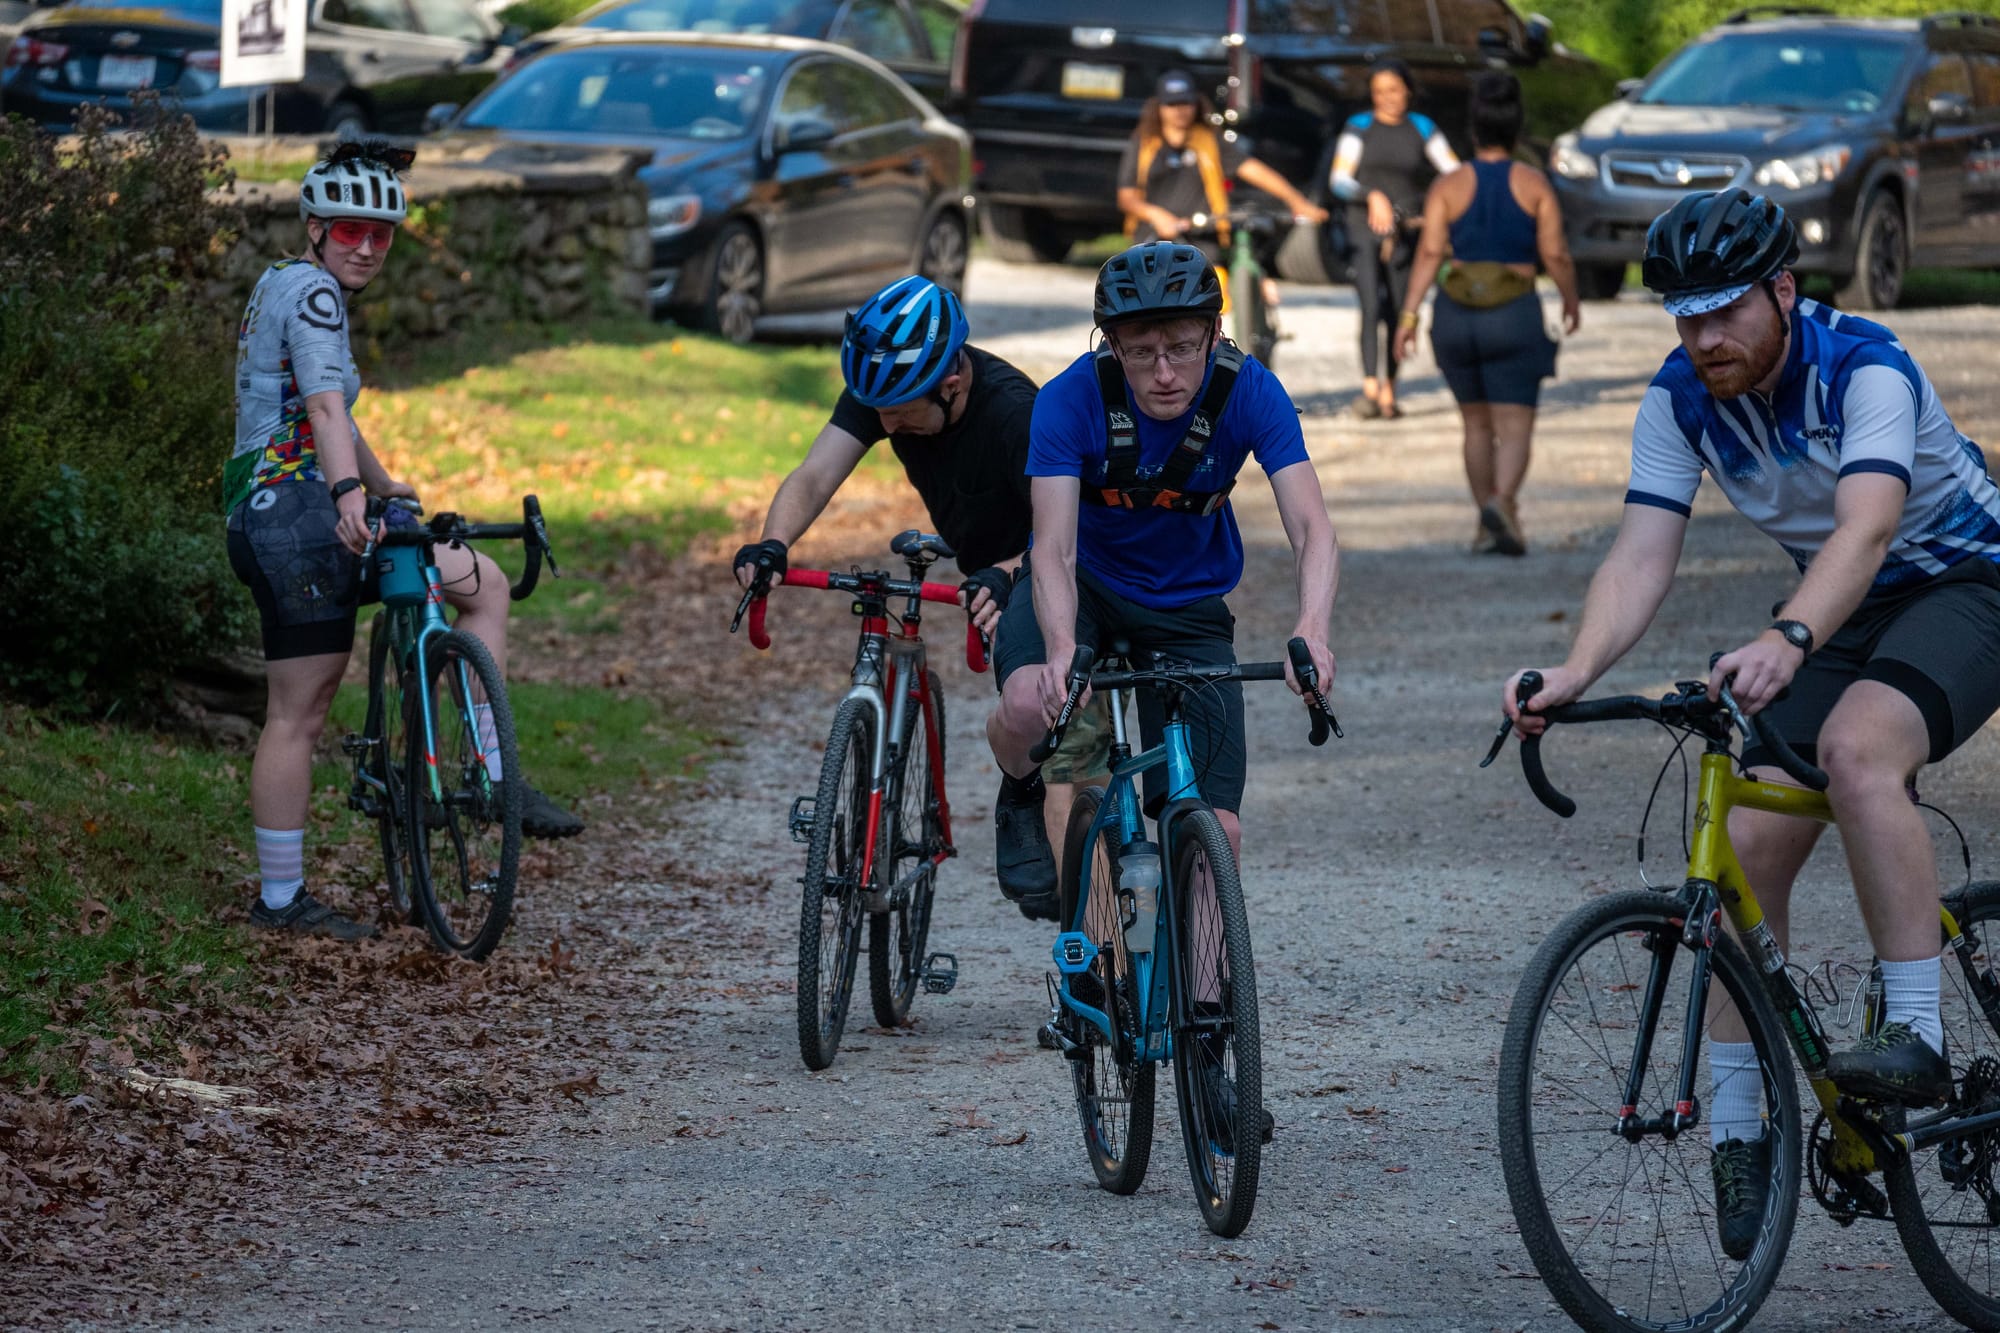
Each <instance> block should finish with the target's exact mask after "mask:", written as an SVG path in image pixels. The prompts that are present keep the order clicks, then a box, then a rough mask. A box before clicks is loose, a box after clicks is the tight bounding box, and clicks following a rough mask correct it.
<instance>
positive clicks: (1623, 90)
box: [1618, 79, 1646, 101]
mask: <svg viewBox="0 0 2000 1333" xmlns="http://www.w3.org/2000/svg"><path fill="white" fill-rule="evenodd" d="M1645 86H1646V81H1645V80H1644V79H1620V80H1618V99H1619V100H1620V101H1624V100H1625V99H1627V98H1629V97H1631V96H1632V94H1633V93H1636V92H1638V91H1639V90H1640V89H1641V88H1643V87H1645Z"/></svg>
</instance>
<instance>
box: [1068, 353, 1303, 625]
mask: <svg viewBox="0 0 2000 1333" xmlns="http://www.w3.org/2000/svg"><path fill="white" fill-rule="evenodd" d="M1209 371H1210V373H1211V374H1212V373H1213V372H1214V362H1213V361H1212V360H1211V362H1210V363H1209ZM1204 387H1206V380H1205V379H1204ZM1200 401H1201V394H1200V393H1196V394H1195V402H1196V403H1197V404H1199V403H1200ZM1125 410H1126V411H1127V412H1129V413H1131V414H1132V418H1133V420H1134V421H1136V422H1137V423H1138V435H1139V476H1140V479H1141V480H1142V481H1143V480H1144V479H1146V478H1148V477H1151V476H1154V475H1156V474H1157V473H1158V472H1159V471H1160V469H1161V468H1162V467H1164V466H1165V465H1166V461H1167V458H1168V457H1169V455H1171V454H1172V453H1173V451H1174V450H1175V449H1176V448H1178V447H1179V446H1180V442H1181V441H1182V440H1183V439H1185V438H1187V432H1188V425H1189V423H1191V422H1192V421H1193V420H1194V413H1195V409H1194V408H1193V407H1190V408H1189V409H1188V410H1187V411H1186V412H1184V413H1182V414H1181V415H1180V416H1178V417H1176V418H1175V419H1174V420H1172V421H1156V420H1154V419H1153V418H1152V417H1149V416H1147V415H1146V414H1145V413H1144V412H1141V411H1140V410H1139V409H1138V406H1137V405H1136V404H1135V403H1134V401H1133V399H1132V390H1131V386H1130V385H1126V386H1125ZM1107 448H1108V443H1107V439H1106V434H1105V423H1104V400H1103V398H1102V397H1101V396H1100V394H1099V392H1098V387H1097V371H1096V368H1095V366H1094V365H1093V364H1092V362H1091V357H1090V355H1089V354H1087V353H1086V354H1085V355H1083V356H1080V357H1078V358H1077V359H1076V360H1075V361H1074V362H1072V363H1071V364H1070V366H1069V367H1068V369H1066V370H1064V371H1063V372H1062V373H1061V374H1060V375H1057V376H1056V377H1055V378H1054V379H1052V380H1050V381H1049V382H1048V383H1047V384H1045V385H1043V386H1042V391H1041V394H1040V395H1039V396H1038V397H1037V398H1036V399H1035V415H1034V419H1033V424H1032V425H1031V426H1030V428H1029V437H1028V475H1029V476H1030V477H1076V478H1078V479H1079V480H1080V481H1081V482H1082V483H1083V485H1084V487H1085V488H1086V489H1088V488H1090V487H1093V486H1102V485H1104V484H1105V453H1106V450H1107ZM1253 455H1254V456H1255V457H1256V459H1257V462H1258V464H1259V466H1261V467H1262V468H1263V469H1264V471H1265V473H1266V474H1267V475H1268V474H1272V473H1275V472H1277V471H1279V470H1280V469H1282V468H1287V467H1290V466H1291V465H1292V464H1294V463H1304V462H1307V461H1308V459H1307V455H1306V442H1305V435H1304V433H1303V432H1302V431H1301V430H1300V429H1299V414H1298V409H1297V408H1295V407H1294V406H1293V405H1292V399H1291V395H1290V394H1288V393H1286V392H1285V386H1284V385H1282V384H1280V383H1279V382H1278V377H1277V376H1276V375H1273V374H1272V373H1271V372H1270V371H1268V370H1266V369H1265V368H1264V367H1263V366H1262V365H1260V364H1258V362H1257V360H1256V358H1254V357H1248V356H1246V357H1245V358H1244V360H1243V370H1242V373H1241V374H1240V375H1238V376H1237V379H1236V387H1235V388H1234V389H1233V390H1231V391H1230V394H1229V402H1228V404H1227V405H1226V406H1224V408H1223V409H1222V416H1221V419H1220V420H1218V421H1217V422H1216V423H1215V434H1214V435H1213V436H1212V437H1211V438H1210V440H1209V444H1208V451H1207V453H1206V454H1205V455H1204V456H1203V460H1202V464H1201V466H1200V467H1199V468H1198V469H1196V471H1195V474H1194V476H1193V477H1192V478H1191V479H1190V480H1189V482H1188V486H1187V489H1188V490H1190V491H1214V490H1220V489H1221V488H1222V487H1223V486H1224V485H1225V484H1227V483H1228V482H1229V481H1230V480H1231V479H1233V478H1234V477H1235V476H1236V474H1237V473H1238V472H1240V471H1241V470H1242V468H1243V465H1244V463H1245V462H1247V461H1248V460H1249V459H1250V458H1251V457H1252V456H1253ZM1076 559H1077V564H1078V566H1080V567H1081V568H1083V569H1087V570H1089V571H1090V572H1091V573H1092V574H1094V575H1096V576H1097V577H1098V578H1100V579H1102V580H1103V581H1104V582H1105V583H1106V584H1108V585H1109V586H1110V587H1111V588H1112V590H1113V591H1115V592H1117V593H1119V594H1120V595H1121V596H1124V597H1128V598H1130V599H1131V600H1133V601H1135V602H1137V603H1139V604H1140V605H1141V606H1150V607H1156V608H1159V609H1162V610H1167V609H1172V608H1174V607H1181V606H1186V605H1188V604H1189V603H1191V602H1195V601H1199V600H1200V599H1201V598H1204V597H1214V596H1221V595H1222V594H1224V593H1226V592H1228V591H1229V590H1230V589H1232V588H1234V587H1235V586H1236V584H1237V581H1238V580H1240V579H1241V578H1242V577H1243V537H1242V535H1241V534H1240V533H1239V532H1238V531H1237V528H1236V514H1235V512H1234V511H1233V510H1232V509H1231V507H1230V506H1229V505H1228V504H1227V503H1226V502H1225V503H1224V504H1223V505H1222V507H1221V508H1219V509H1217V510H1216V511H1215V512H1214V513H1212V514H1179V513H1175V512H1173V511H1172V510H1168V509H1114V508H1110V507H1107V506H1104V505H1098V504H1091V503H1089V502H1085V503H1083V504H1081V505H1079V506H1078V512H1077V516H1076Z"/></svg>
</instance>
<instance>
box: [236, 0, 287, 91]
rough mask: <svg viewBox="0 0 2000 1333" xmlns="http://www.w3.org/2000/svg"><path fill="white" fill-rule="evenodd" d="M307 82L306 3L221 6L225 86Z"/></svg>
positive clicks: (282, 0) (245, 0)
mask: <svg viewBox="0 0 2000 1333" xmlns="http://www.w3.org/2000/svg"><path fill="white" fill-rule="evenodd" d="M305 76H306V0H222V86H223V87H225V88H240V87H243V86H244V85H246V84H257V83H267V84H268V83H297V82H298V81H299V80H300V79H303V78H304V77H305Z"/></svg>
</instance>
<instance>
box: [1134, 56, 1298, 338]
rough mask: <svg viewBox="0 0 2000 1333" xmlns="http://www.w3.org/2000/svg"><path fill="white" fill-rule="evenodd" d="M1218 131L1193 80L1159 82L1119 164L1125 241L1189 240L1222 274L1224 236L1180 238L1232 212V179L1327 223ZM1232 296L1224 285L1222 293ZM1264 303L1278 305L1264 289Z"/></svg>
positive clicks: (1172, 76) (1175, 73)
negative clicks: (1207, 219)
mask: <svg viewBox="0 0 2000 1333" xmlns="http://www.w3.org/2000/svg"><path fill="white" fill-rule="evenodd" d="M1213 123H1214V108H1213V107H1212V106H1211V105H1210V104H1209V102H1208V99H1207V98H1205V97H1203V96H1202V95H1201V94H1200V93H1199V92H1197V91H1196V90H1195V86H1194V79H1193V78H1191V77H1190V76H1188V75H1186V74H1184V73H1182V72H1181V71H1179V70H1168V71H1167V72H1166V73H1165V74H1162V75H1161V76H1160V81H1159V83H1158V84H1157V85H1155V87H1154V89H1153V96H1152V97H1151V99H1149V100H1148V101H1147V103H1146V106H1145V109H1144V110H1142V111H1141V112H1140V113H1139V127H1138V129H1136V130H1134V131H1133V133H1132V140H1131V142H1130V143H1128V144H1126V145H1125V156H1124V158H1123V159H1121V160H1120V162H1119V163H1118V209H1119V211H1120V212H1122V213H1123V214H1124V215H1125V234H1126V235H1127V236H1129V237H1131V238H1132V240H1133V242H1134V243H1135V244H1136V243H1139V242H1144V241H1173V240H1186V241H1187V243H1188V244H1189V245H1192V246H1194V247H1195V248H1196V249H1198V250H1200V251H1201V252H1202V254H1203V255H1205V256H1207V258H1208V261H1209V262H1210V263H1211V264H1214V265H1215V266H1216V268H1217V269H1218V270H1220V269H1222V268H1223V261H1224V260H1225V259H1226V258H1227V255H1226V254H1225V253H1224V250H1223V245H1224V243H1226V241H1227V240H1228V235H1229V233H1228V231H1227V230H1226V229H1225V230H1223V232H1222V236H1221V239H1220V240H1217V239H1214V238H1210V237H1206V236H1204V237H1199V238H1194V237H1183V236H1182V233H1183V232H1184V231H1186V230H1187V228H1188V225H1189V219H1190V218H1191V217H1192V216H1193V215H1194V214H1196V213H1206V214H1208V215H1209V216H1211V217H1220V216H1221V215H1222V214H1224V213H1227V212H1228V211H1229V185H1228V182H1229V181H1230V180H1231V179H1232V178H1234V179H1238V180H1241V181H1242V182H1243V183H1244V184H1246V185H1254V186H1256V187H1257V188H1258V189H1260V190H1262V191H1264V192H1265V193H1266V194H1269V195H1271V196H1273V197H1274V198H1276V199H1277V200H1278V201H1279V202H1281V203H1282V204H1284V206H1285V207H1286V208H1288V209H1290V210H1291V211H1292V216H1293V217H1295V218H1299V219H1303V220H1307V221H1311V222H1324V221H1326V210H1325V209H1323V208H1321V207H1320V206H1319V205H1317V204H1315V203H1313V202H1312V201H1311V200H1309V199H1307V198H1306V197H1305V196H1304V195H1302V194H1300V193H1299V192H1298V191H1297V190H1296V189H1294V188H1293V187H1292V183H1291V182H1290V181H1288V180H1286V179H1285V178H1284V177H1283V176H1280V175H1279V174H1278V173H1277V172H1276V171H1273V170H1272V169H1271V168H1270V167H1268V166H1266V165H1265V164H1264V163H1262V162H1259V161H1258V160H1257V159H1256V158H1254V157H1251V156H1250V155H1249V154H1248V153H1246V152H1244V151H1243V149H1242V148H1241V147H1239V146H1238V145H1237V143H1236V136H1235V133H1234V131H1228V132H1225V133H1222V134H1218V133H1216V131H1215V130H1214V129H1213V128H1211V127H1212V125H1213ZM1228 290H1229V283H1228V280H1227V278H1226V277H1225V278H1224V281H1223V291H1224V292H1225V293H1226V292H1227V291H1228ZM1265 299H1267V300H1269V301H1270V302H1271V303H1272V304H1274V305H1275V304H1276V303H1277V299H1278V295H1277V292H1276V291H1275V290H1274V289H1267V290H1266V293H1265Z"/></svg>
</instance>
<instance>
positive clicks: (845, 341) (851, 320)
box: [840, 274, 972, 407]
mask: <svg viewBox="0 0 2000 1333" xmlns="http://www.w3.org/2000/svg"><path fill="white" fill-rule="evenodd" d="M971 331H972V330H971V326H969V325H968V324H967V323H966V322H965V307H964V306H962V305H960V304H959V301H958V297H956V296H954V295H953V294H952V293H950V292H948V291H946V290H945V289H944V288H942V287H940V286H938V285H937V284H936V283H934V282H932V281H931V280H930V279H929V278H921V277H918V276H916V275H915V274H911V275H910V276H909V277H907V278H898V279H896V281H894V282H892V283H890V284H889V285H888V286H887V287H884V288H883V289H882V290H881V291H879V292H877V293H875V295H873V296H871V297H869V298H868V300H867V301H866V302H864V303H863V304H862V306H861V308H860V309H859V310H856V311H855V312H854V313H852V314H850V315H849V316H848V317H847V334H846V336H845V337H843V338H842V339H841V340H840V373H841V376H842V377H843V378H844V379H846V381H847V388H848V391H849V392H851V393H852V394H853V395H854V401H855V402H857V403H860V404H861V405H862V406H863V407H895V406H897V405H898V404H901V403H910V402H915V401H916V400H917V399H919V398H922V397H923V396H924V395H925V394H927V393H931V392H932V391H934V390H935V389H936V388H937V386H938V383H939V381H941V380H943V379H944V377H945V376H946V375H949V374H950V373H951V372H952V370H953V368H955V367H956V366H957V365H958V353H959V349H961V348H963V347H964V346H965V339H966V335H967V334H969V333H970V332H971Z"/></svg>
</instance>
